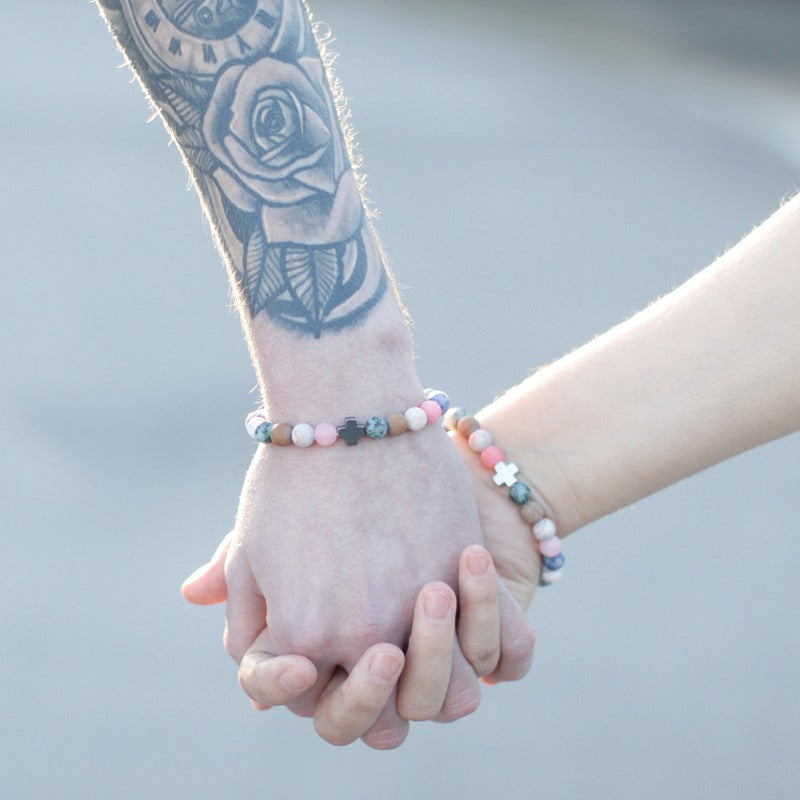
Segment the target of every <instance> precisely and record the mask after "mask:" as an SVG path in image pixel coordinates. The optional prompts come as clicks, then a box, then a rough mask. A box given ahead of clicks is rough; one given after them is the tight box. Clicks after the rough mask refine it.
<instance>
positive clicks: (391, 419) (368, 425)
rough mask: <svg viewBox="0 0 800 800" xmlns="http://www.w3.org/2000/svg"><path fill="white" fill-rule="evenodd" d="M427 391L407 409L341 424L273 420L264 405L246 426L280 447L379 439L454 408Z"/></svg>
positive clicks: (254, 434) (255, 436)
mask: <svg viewBox="0 0 800 800" xmlns="http://www.w3.org/2000/svg"><path fill="white" fill-rule="evenodd" d="M425 394H426V399H425V400H423V402H421V403H420V404H419V405H418V406H412V407H411V408H407V409H406V410H405V411H399V412H397V413H394V414H388V415H387V416H385V417H382V416H378V415H375V416H371V417H369V418H368V419H367V420H366V421H365V422H363V423H362V422H358V420H356V418H355V417H345V419H344V423H343V424H342V425H338V426H337V425H334V424H333V423H331V422H320V423H318V424H316V425H310V424H309V423H307V422H299V423H296V424H294V425H289V424H287V423H285V422H278V423H273V422H270V421H269V420H268V419H267V416H266V412H265V411H264V409H263V408H259V409H257V410H256V411H253V412H251V413H250V414H248V415H247V418H246V419H245V428H246V430H247V434H248V436H250V438H251V439H255V441H257V442H260V443H261V444H273V445H276V446H278V447H287V446H289V445H293V446H295V447H302V448H305V447H311V446H312V445H318V446H319V447H330V446H331V445H333V444H336V442H337V441H339V440H340V439H342V440H344V442H345V443H346V444H347V445H348V446H352V445H357V444H358V443H359V441H360V440H361V439H363V438H367V439H375V440H378V439H385V438H387V437H393V436H400V435H401V434H403V433H407V432H408V431H421V430H422V429H423V428H426V427H427V426H428V425H432V424H434V423H435V422H437V421H438V420H439V419H441V417H442V414H444V413H445V412H446V411H447V410H448V409H449V408H450V398H449V397H448V396H447V395H446V394H445V393H444V392H440V391H438V390H437V389H428V390H426V392H425Z"/></svg>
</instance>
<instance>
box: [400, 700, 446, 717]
mask: <svg viewBox="0 0 800 800" xmlns="http://www.w3.org/2000/svg"><path fill="white" fill-rule="evenodd" d="M441 707H442V704H441V703H439V704H438V705H437V704H434V703H426V702H424V701H419V700H398V701H397V713H398V714H399V715H400V716H401V717H402V718H403V719H407V720H408V721H409V722H424V721H425V720H428V719H433V718H434V717H435V716H436V715H437V714H438V713H439V711H440V710H441Z"/></svg>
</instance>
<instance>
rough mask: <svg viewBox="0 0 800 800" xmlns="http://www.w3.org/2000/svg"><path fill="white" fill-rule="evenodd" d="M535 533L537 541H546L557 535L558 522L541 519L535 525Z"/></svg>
mask: <svg viewBox="0 0 800 800" xmlns="http://www.w3.org/2000/svg"><path fill="white" fill-rule="evenodd" d="M533 535H534V536H535V537H536V541H537V542H546V541H547V540H548V539H552V538H553V537H554V536H555V535H556V524H555V522H553V520H551V519H547V517H545V518H544V519H540V520H539V521H538V522H537V523H536V524H535V525H534V526H533Z"/></svg>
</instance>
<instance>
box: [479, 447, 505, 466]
mask: <svg viewBox="0 0 800 800" xmlns="http://www.w3.org/2000/svg"><path fill="white" fill-rule="evenodd" d="M505 460H506V457H505V456H504V455H503V451H502V450H501V449H500V448H499V447H498V446H497V445H494V444H490V445H489V446H488V447H487V448H485V449H484V450H483V452H482V453H481V464H483V466H484V467H486V469H494V467H495V464H499V463H500V462H501V461H505Z"/></svg>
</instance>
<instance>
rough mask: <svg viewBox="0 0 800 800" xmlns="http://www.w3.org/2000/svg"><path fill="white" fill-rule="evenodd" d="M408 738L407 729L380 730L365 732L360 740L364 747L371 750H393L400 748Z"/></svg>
mask: <svg viewBox="0 0 800 800" xmlns="http://www.w3.org/2000/svg"><path fill="white" fill-rule="evenodd" d="M407 736H408V727H407V726H406V727H402V728H382V729H380V730H375V731H367V733H365V734H364V735H363V736H362V737H361V738H362V740H363V742H364V744H365V745H367V746H368V747H371V748H372V749H373V750H394V749H395V748H397V747H400V745H401V744H403V742H404V741H405V740H406V737H407Z"/></svg>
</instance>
